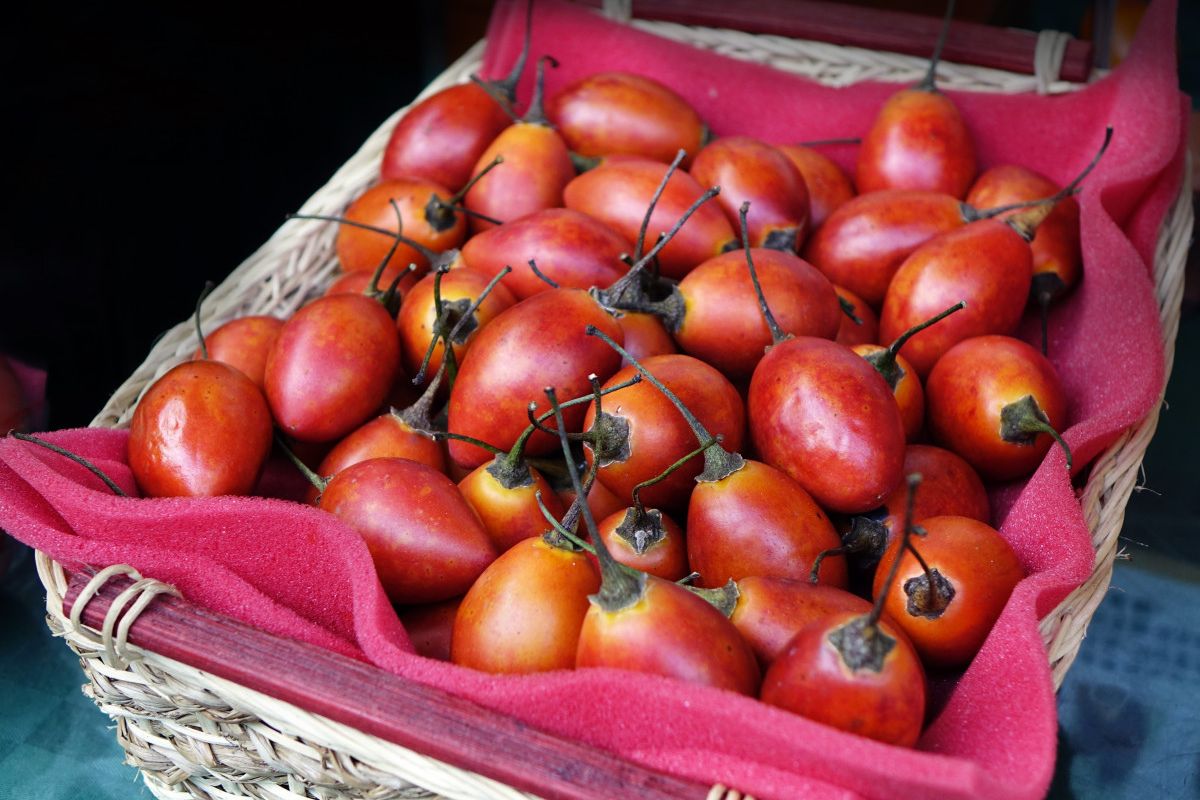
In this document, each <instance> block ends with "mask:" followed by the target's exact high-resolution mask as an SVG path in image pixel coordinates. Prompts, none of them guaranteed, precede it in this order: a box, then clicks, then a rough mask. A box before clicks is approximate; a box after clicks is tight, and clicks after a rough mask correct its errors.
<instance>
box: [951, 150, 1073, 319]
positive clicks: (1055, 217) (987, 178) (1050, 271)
mask: <svg viewBox="0 0 1200 800" xmlns="http://www.w3.org/2000/svg"><path fill="white" fill-rule="evenodd" d="M1060 188H1062V187H1060V186H1059V185H1058V184H1056V183H1054V181H1052V180H1050V179H1049V178H1046V177H1044V176H1042V175H1039V174H1038V173H1036V172H1034V171H1033V170H1030V169H1026V168H1025V167H1019V166H1016V165H1014V164H1005V165H1001V166H997V167H992V168H991V169H989V170H987V171H986V172H984V173H983V174H982V175H980V176H979V178H978V179H976V181H975V183H974V185H973V186H972V187H971V191H970V193H969V194H968V195H967V202H968V203H970V204H971V205H973V206H975V207H976V208H980V209H988V208H995V207H997V206H1004V205H1009V204H1011V203H1023V202H1026V201H1028V200H1039V199H1041V198H1043V197H1050V196H1051V195H1053V194H1055V193H1056V192H1058V190H1059V189H1060ZM1016 213H1017V212H1016V211H1011V212H1009V213H1008V214H1006V215H1005V216H1004V217H1001V219H1003V218H1005V217H1009V216H1012V215H1013V214H1016ZM1029 247H1030V249H1031V250H1032V251H1033V274H1034V282H1035V284H1036V283H1037V282H1038V281H1039V280H1049V281H1051V283H1050V287H1051V288H1050V289H1049V290H1048V291H1049V292H1050V295H1051V296H1050V299H1054V298H1055V297H1058V296H1059V295H1061V294H1063V293H1064V292H1066V291H1067V290H1068V289H1070V288H1071V287H1072V286H1074V285H1075V284H1076V283H1078V282H1079V274H1080V271H1081V268H1082V259H1083V256H1082V253H1081V251H1080V243H1079V201H1077V200H1076V199H1075V198H1074V197H1067V198H1064V199H1062V200H1059V201H1058V202H1057V203H1055V205H1054V210H1053V211H1051V212H1050V216H1048V217H1046V219H1044V220H1043V221H1042V223H1041V224H1040V225H1038V228H1037V231H1036V232H1035V234H1034V237H1033V241H1032V242H1030V243H1029ZM1039 275H1041V276H1043V277H1042V278H1040V279H1039V278H1038V276H1039ZM1055 280H1057V282H1056V283H1055V282H1054V281H1055ZM1037 291H1038V286H1036V285H1035V286H1034V292H1035V293H1036V292H1037Z"/></svg>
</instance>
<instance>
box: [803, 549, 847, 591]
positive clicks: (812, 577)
mask: <svg viewBox="0 0 1200 800" xmlns="http://www.w3.org/2000/svg"><path fill="white" fill-rule="evenodd" d="M845 554H846V548H845V546H840V547H831V548H829V549H828V550H822V551H821V552H819V553H817V557H816V558H814V559H813V565H812V570H810V571H809V573H808V582H809V583H812V584H816V583H819V582H820V580H821V564H823V563H824V562H825V558H826V557H827V556H843V555H845Z"/></svg>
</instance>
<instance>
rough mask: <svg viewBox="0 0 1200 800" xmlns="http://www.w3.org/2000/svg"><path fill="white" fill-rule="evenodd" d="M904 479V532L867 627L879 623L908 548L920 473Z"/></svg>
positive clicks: (914, 473) (872, 626)
mask: <svg viewBox="0 0 1200 800" xmlns="http://www.w3.org/2000/svg"><path fill="white" fill-rule="evenodd" d="M905 481H906V482H907V483H908V497H907V498H906V499H905V502H904V532H903V533H902V534H901V536H900V548H899V550H897V551H896V558H895V559H893V560H892V566H891V569H889V570H888V574H887V578H886V579H885V580H884V582H883V587H882V589H881V590H880V592H879V596H878V597H876V598H875V605H873V606H872V607H871V613H870V614H869V615H868V616H867V625H866V627H868V628H875V627H876V625H877V624H878V623H879V617H880V616H881V615H882V614H883V603H884V600H886V599H887V595H888V592H889V591H890V590H891V588H892V584H893V583H895V582H896V573H897V572H899V571H900V559H901V557H902V556H903V555H904V551H905V549H910V545H909V543H908V538H909V536H910V535H911V534H912V532H913V506H914V505H915V503H916V498H917V487H918V486H920V485H921V473H919V472H913V473H911V474H909V475H908V476H907V477H906V478H905Z"/></svg>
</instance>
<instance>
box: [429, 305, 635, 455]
mask: <svg viewBox="0 0 1200 800" xmlns="http://www.w3.org/2000/svg"><path fill="white" fill-rule="evenodd" d="M588 325H595V326H596V327H597V328H599V329H600V330H601V331H603V332H604V333H605V334H606V335H607V336H609V337H610V338H612V339H613V340H615V341H616V342H618V343H620V342H621V341H622V334H621V327H620V326H619V325H618V324H617V322H616V320H614V319H613V318H612V317H611V316H610V315H609V314H608V313H607V312H605V311H604V310H603V309H602V308H601V307H600V305H599V304H598V303H597V302H596V301H595V300H594V299H592V297H591V296H590V295H588V293H587V292H585V291H583V290H581V289H553V290H551V291H549V292H542V293H541V294H536V295H534V296H533V297H530V298H528V299H526V300H522V301H521V302H520V303H518V304H516V305H515V306H513V307H512V308H510V309H508V310H507V311H505V312H504V313H502V314H501V315H500V316H498V317H496V318H495V319H494V320H492V322H491V323H490V324H488V325H487V327H485V328H484V329H483V330H481V331H480V332H479V335H478V336H477V337H476V338H475V341H474V343H473V344H472V345H471V349H470V350H469V351H468V352H467V355H466V357H465V358H463V362H462V365H461V367H460V369H459V373H458V380H457V381H456V382H455V385H454V392H453V393H452V394H451V396H450V415H449V430H450V432H451V433H461V434H466V435H468V436H473V437H475V438H477V439H482V440H484V441H486V442H488V443H490V444H492V445H494V446H496V447H499V448H501V449H502V450H508V449H509V448H511V447H512V446H513V444H514V443H515V442H516V440H517V437H518V436H520V434H521V431H523V430H525V428H526V427H527V426H528V425H529V417H528V413H527V408H528V406H529V404H530V403H531V402H536V403H537V404H538V409H539V410H538V412H537V413H539V414H540V413H541V412H542V411H544V410H546V408H547V405H546V395H545V391H544V390H545V388H546V387H547V386H553V387H555V388H556V389H557V391H558V396H559V397H560V398H561V399H563V400H569V399H571V398H574V397H579V396H581V395H584V394H587V393H588V392H590V391H591V386H590V385H589V383H588V377H587V376H588V375H589V374H591V373H595V374H596V375H597V376H598V377H599V378H600V380H601V381H604V380H607V379H608V377H609V376H610V375H612V374H613V373H614V372H616V371H617V367H618V366H620V362H621V357H620V356H619V355H617V353H616V352H614V351H613V350H612V349H611V348H610V347H609V346H608V345H606V344H605V343H604V342H602V341H600V339H598V338H596V337H594V336H588V335H587V326H588ZM497 365H502V367H500V368H498V367H497ZM563 414H564V418H565V420H566V423H567V426H568V428H569V429H570V430H579V426H580V423H581V422H582V421H583V414H584V408H583V407H582V406H576V407H572V408H567V409H564V411H563ZM558 446H559V444H558V440H557V439H556V438H555V437H552V436H550V435H549V434H546V433H543V432H541V431H538V432H536V433H534V434H533V436H531V437H530V439H529V444H528V446H527V447H526V449H525V452H526V453H527V454H528V455H541V454H543V453H549V452H552V451H554V449H555V448H557V447H558ZM450 457H451V458H453V459H454V460H455V461H456V462H458V464H459V465H461V466H464V467H472V468H473V467H477V466H479V465H480V464H482V463H484V462H486V461H488V460H489V459H491V457H492V454H491V453H489V452H487V451H486V450H483V449H482V448H479V447H476V446H474V445H471V444H467V443H465V442H459V441H452V442H450Z"/></svg>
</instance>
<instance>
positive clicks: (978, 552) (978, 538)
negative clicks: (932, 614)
mask: <svg viewBox="0 0 1200 800" xmlns="http://www.w3.org/2000/svg"><path fill="white" fill-rule="evenodd" d="M921 527H922V528H924V529H925V535H924V536H922V537H920V538H914V540H913V545H914V546H915V547H916V548H917V550H918V552H920V554H921V557H922V558H924V559H925V562H926V563H927V564H928V565H929V567H930V569H936V570H937V571H938V572H939V573H940V574H941V575H942V577H944V578H945V579H946V580H947V581H949V582H950V584H951V585H952V586H953V587H954V597H953V599H951V600H950V602H949V604H948V605H947V606H946V608H945V609H944V610H943V611H942V613H941V615H940V616H938V617H937V618H936V619H928V618H926V617H924V616H921V615H919V614H913V613H910V612H909V610H908V603H909V601H908V595H907V594H906V593H905V589H904V587H905V584H906V583H907V582H908V581H909V580H911V579H914V578H924V575H925V573H924V571H923V570H922V569H921V565H920V563H919V562H918V561H917V560H916V558H914V557H913V555H912V553H909V552H905V554H904V557H903V558H902V559H901V562H900V570H899V572H898V573H897V574H896V580H895V582H894V583H893V584H892V588H891V590H890V591H889V592H888V594H887V600H885V601H884V611H885V613H887V614H888V616H889V617H891V619H892V621H893V622H894V623H895V624H896V625H897V626H898V627H900V628H902V629H903V630H904V632H905V633H906V634H907V635H908V638H909V639H910V640H911V641H912V643H913V647H915V648H916V650H917V652H918V653H920V655H921V659H922V660H923V661H924V663H925V664H927V665H929V666H930V667H939V668H947V669H950V668H956V667H964V666H966V665H967V664H969V663H970V661H971V659H972V658H974V657H975V654H976V653H977V652H979V648H980V647H981V646H982V645H983V642H984V640H985V639H986V638H987V635H988V633H990V632H991V630H992V625H994V624H995V622H996V620H997V619H998V618H999V616H1000V612H1001V611H1003V610H1004V606H1005V604H1006V603H1007V602H1008V597H1009V595H1010V594H1012V590H1013V589H1014V588H1015V587H1016V585H1017V584H1018V583H1020V582H1021V579H1023V578H1024V577H1025V570H1024V569H1023V568H1022V567H1021V562H1020V560H1019V559H1018V558H1017V555H1016V553H1014V552H1013V549H1012V547H1011V546H1009V544H1008V542H1006V541H1005V540H1004V538H1003V537H1002V536H1001V535H1000V534H999V533H998V532H997V531H996V530H995V529H994V528H992V527H991V526H990V525H987V524H986V523H983V522H979V521H978V520H973V519H969V518H967V517H929V518H926V519H925V520H923V521H922V522H921ZM898 549H899V541H898V540H897V541H894V542H893V543H892V545H891V547H889V548H888V552H887V553H885V554H884V557H883V559H882V560H881V561H880V562H879V568H878V569H877V570H876V572H875V588H874V591H875V593H876V594H878V593H879V592H880V591H882V590H883V585H882V584H883V581H884V578H885V576H886V574H887V572H888V571H890V569H891V565H892V562H893V561H894V560H895V558H896V552H897V550H898Z"/></svg>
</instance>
